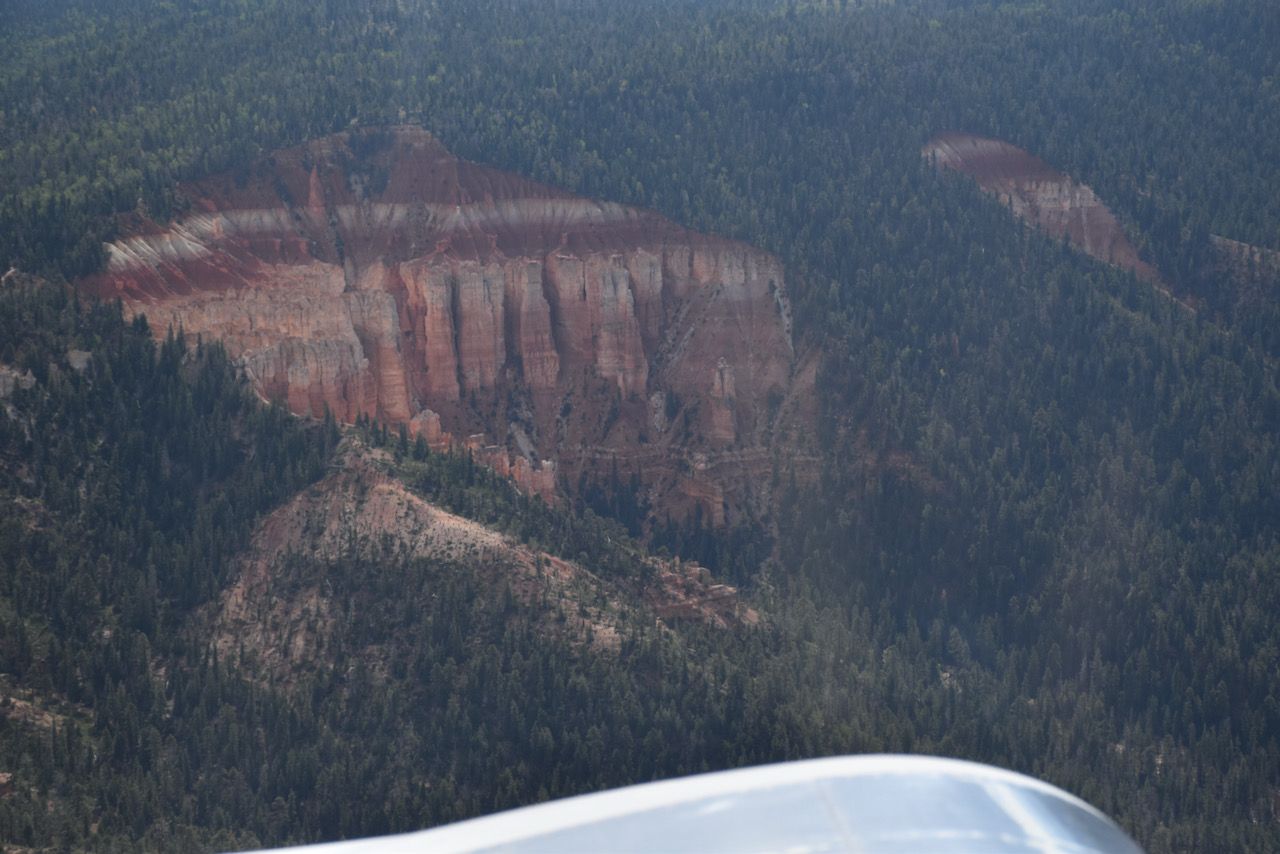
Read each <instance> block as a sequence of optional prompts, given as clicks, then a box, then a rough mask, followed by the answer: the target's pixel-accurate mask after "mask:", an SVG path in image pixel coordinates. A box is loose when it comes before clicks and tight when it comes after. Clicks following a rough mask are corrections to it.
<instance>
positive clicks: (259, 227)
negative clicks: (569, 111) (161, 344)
mask: <svg viewBox="0 0 1280 854" xmlns="http://www.w3.org/2000/svg"><path fill="white" fill-rule="evenodd" d="M183 190H184V192H185V194H186V196H187V197H188V198H189V200H190V208H189V210H188V212H187V213H186V214H185V215H184V216H182V217H181V218H179V219H178V220H177V221H175V222H174V223H172V224H170V225H168V226H161V225H158V224H156V223H155V222H152V221H149V220H147V219H145V218H141V217H137V216H135V217H132V218H130V219H129V220H128V221H126V222H125V224H124V236H123V237H122V238H121V239H119V240H117V241H116V242H114V243H112V244H110V246H109V247H108V251H109V258H110V260H109V264H108V268H107V270H106V271H105V272H103V273H101V274H99V275H96V276H94V277H92V278H90V279H88V280H86V281H85V282H84V283H83V285H84V287H86V288H88V289H90V290H91V291H93V292H95V293H97V294H99V295H102V296H105V297H109V298H110V297H117V296H118V297H120V298H121V299H123V300H124V302H125V303H126V305H127V306H128V308H129V310H130V311H134V312H144V313H145V314H146V315H147V316H148V319H149V321H150V322H151V324H152V327H153V329H155V330H156V332H157V334H164V333H165V332H166V331H167V330H168V329H169V328H170V327H178V326H181V327H182V328H184V329H185V331H186V333H187V334H188V335H189V336H194V335H201V336H204V337H206V338H217V339H221V340H222V341H224V342H225V343H226V345H227V347H228V348H229V350H230V352H231V353H232V355H233V356H235V357H236V358H238V359H239V360H240V361H241V362H242V364H243V365H244V367H245V370H246V372H247V374H248V375H249V377H250V378H251V380H252V381H253V382H254V383H255V385H256V386H257V388H258V389H259V390H260V391H261V393H262V394H263V395H264V396H265V397H268V398H271V399H275V400H279V401H281V402H283V403H286V404H287V405H288V406H289V407H290V408H291V409H292V410H293V411H295V412H297V413H300V414H304V415H313V416H316V415H321V414H322V413H323V412H324V410H325V408H326V407H327V408H328V409H329V410H330V411H331V412H332V413H333V414H334V415H335V416H336V417H338V418H339V419H341V420H343V421H348V422H350V421H354V420H355V419H356V417H357V416H359V415H361V414H364V415H368V416H371V417H376V418H378V419H381V420H383V421H386V422H390V423H403V424H406V425H408V426H409V427H410V429H411V430H413V431H414V432H415V433H421V434H422V435H424V436H426V438H427V439H428V441H429V442H431V443H432V444H434V445H436V446H437V447H441V446H446V445H453V446H455V447H456V446H462V445H466V446H469V447H472V448H474V449H477V450H478V451H479V452H481V453H482V454H484V456H485V458H486V459H487V460H489V461H490V462H491V464H495V465H496V466H497V467H499V468H500V469H502V470H504V471H507V472H508V473H509V474H511V475H512V477H514V478H515V479H516V480H517V481H518V482H520V483H522V485H524V487H525V488H527V489H530V490H531V491H535V492H541V493H542V494H544V495H549V494H550V493H551V491H552V490H553V489H554V485H555V482H556V480H557V472H558V479H559V482H560V484H561V485H562V486H567V487H569V488H570V489H572V488H574V487H575V486H576V484H578V483H579V482H581V481H583V480H584V479H585V480H592V479H599V478H603V477H608V476H611V474H612V473H613V472H620V473H621V474H622V475H624V476H626V477H632V476H635V477H638V478H639V480H640V482H641V483H642V485H643V486H644V488H645V489H646V490H647V493H648V496H649V498H650V500H651V502H652V503H653V506H655V507H662V508H663V510H664V511H665V512H670V513H672V514H673V515H677V516H678V515H681V514H683V513H685V512H689V511H691V510H692V509H693V507H694V506H695V505H698V504H701V505H703V511H704V513H706V514H708V515H707V518H712V519H724V518H725V514H726V512H727V513H729V514H730V516H732V515H733V514H734V513H736V512H737V510H738V509H740V508H743V507H746V506H748V505H749V504H751V502H752V501H753V500H754V499H753V497H752V496H753V495H755V494H756V492H757V491H758V490H757V488H756V486H753V483H754V482H756V481H760V480H764V479H767V478H765V477H764V475H766V474H767V472H768V470H769V466H770V456H771V455H770V453H769V451H768V442H769V437H770V436H771V434H772V424H771V423H770V420H771V418H773V417H774V411H773V410H774V409H775V408H776V407H770V406H769V405H768V403H767V401H769V400H771V399H772V400H777V399H781V397H782V396H784V395H785V394H786V393H787V391H788V389H789V386H790V382H791V375H792V369H793V362H794V354H793V350H792V344H791V331H790V317H789V308H788V304H787V300H786V295H785V287H784V282H783V271H782V268H781V266H780V264H779V263H778V261H777V260H776V259H775V258H773V257H772V256H770V255H768V254H766V253H764V252H761V251H759V250H757V249H754V248H752V247H749V246H746V245H744V244H741V243H736V242H733V241H729V240H724V239H720V238H716V237H710V236H706V235H702V234H697V233H694V232H691V231H689V230H687V229H685V228H682V227H680V226H678V225H676V224H674V223H672V222H670V221H668V220H666V219H664V218H662V217H660V216H658V215H657V214H655V213H652V212H649V211H644V210H639V209H636V208H630V207H626V206H623V205H619V204H612V203H608V202H598V201H592V200H589V199H584V198H579V197H575V196H572V195H570V194H568V193H565V192H563V191H560V190H556V189H554V188H551V187H547V186H543V185H540V184H537V183H534V182H532V181H528V180H525V179H523V178H520V177H517V176H514V175H510V174H506V173H503V172H500V171H497V170H494V169H490V168H487V167H484V166H480V165H476V164H473V163H469V162H466V161H464V160H460V159H458V158H456V157H454V156H453V155H451V154H450V153H449V152H448V151H447V150H446V149H445V148H444V147H443V146H442V145H441V144H440V143H439V142H437V141H436V140H435V139H434V138H433V137H432V136H430V135H429V134H427V133H426V132H424V131H422V130H418V129H415V128H395V129H389V130H368V131H357V132H352V133H349V134H338V135H335V136H331V137H327V138H324V139H321V140H318V141H315V142H312V143H309V144H307V145H304V146H300V147H297V148H292V149H288V150H284V151H280V152H277V153H275V154H274V155H272V156H270V157H267V158H265V159H264V160H262V161H260V162H258V163H256V164H255V165H253V166H252V167H250V168H247V169H245V170H243V171H241V172H237V173H234V174H227V175H221V176H217V177H213V178H209V179H207V180H203V181H200V182H196V183H193V184H190V185H187V186H185V187H184V188H183Z"/></svg>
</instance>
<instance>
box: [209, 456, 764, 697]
mask: <svg viewBox="0 0 1280 854" xmlns="http://www.w3.org/2000/svg"><path fill="white" fill-rule="evenodd" d="M387 465H388V461H387V458H386V457H385V455H384V454H382V453H381V452H377V451H371V450H369V449H367V448H364V447H363V446H360V445H358V444H355V443H350V442H349V443H348V444H347V445H346V446H345V449H344V450H343V451H341V453H340V462H339V464H338V466H337V467H336V469H335V470H334V471H333V472H332V473H331V474H330V475H329V476H327V477H326V478H324V479H323V480H322V481H320V482H319V483H317V484H316V485H314V486H312V487H311V488H309V489H307V490H305V491H303V492H301V493H299V494H298V495H297V496H295V497H294V498H293V499H292V500H290V501H289V502H288V503H287V504H285V505H284V506H282V507H280V508H279V509H277V510H276V511H275V512H273V513H272V514H271V515H269V516H268V517H267V518H266V519H265V520H263V522H262V523H261V525H259V527H258V529H257V531H256V532H255V534H254V536H253V541H252V544H251V547H250V549H249V550H248V552H247V553H246V554H245V556H244V557H243V558H242V559H241V565H240V573H239V576H238V578H237V580H236V581H235V583H234V584H232V585H231V586H230V587H229V588H228V589H227V590H226V591H225V592H224V593H223V595H222V597H221V598H220V600H219V602H218V603H217V604H216V606H214V607H213V608H212V609H211V611H210V614H209V619H210V621H211V622H212V624H213V634H214V636H215V638H216V641H215V642H216V644H217V646H218V648H219V651H220V653H221V654H223V655H224V656H230V657H232V658H238V657H240V656H242V655H247V656H249V657H250V659H251V664H252V668H253V669H256V670H258V671H259V672H262V673H264V674H266V675H268V676H269V677H270V678H272V679H273V680H277V681H281V682H285V683H287V682H289V681H290V680H291V679H292V678H293V677H294V676H295V675H297V674H298V673H300V672H307V671H311V670H314V669H315V668H317V667H327V666H329V664H330V663H331V661H330V659H331V658H332V657H331V656H327V655H326V654H325V653H324V651H325V650H328V649H331V648H332V643H333V640H334V638H335V636H336V633H338V632H340V631H341V626H340V610H341V604H340V603H338V602H336V601H335V600H334V597H333V596H332V595H331V592H330V590H329V585H328V583H327V582H326V579H325V577H324V575H323V573H317V572H316V567H324V566H332V565H334V564H335V563H337V562H338V561H340V560H341V559H343V558H344V557H345V556H358V557H360V558H363V559H372V560H375V561H376V560H384V561H385V560H392V559H395V560H399V559H403V558H407V559H410V560H422V561H425V562H426V565H427V566H433V567H438V571H441V572H448V571H459V570H460V569H461V571H468V572H476V573H479V576H480V578H481V580H482V581H483V582H484V583H485V584H486V585H489V586H492V588H493V589H494V591H495V595H496V594H497V593H498V592H499V591H500V590H502V589H504V588H509V589H510V591H511V592H512V594H513V595H514V596H515V598H516V599H517V600H518V601H520V602H521V603H523V605H525V606H526V607H529V608H535V609H541V618H542V620H543V626H544V628H545V630H546V631H547V632H549V633H556V634H560V635H563V636H566V637H567V638H568V639H569V640H571V641H572V642H575V643H583V644H590V645H591V646H592V647H594V648H596V649H599V650H606V651H607V650H609V649H611V648H614V647H616V645H617V643H618V639H619V634H620V630H621V628H622V627H623V625H624V624H625V622H626V621H628V620H634V619H641V620H644V621H645V622H647V623H651V622H652V621H653V619H655V618H658V619H691V620H698V621H703V622H706V623H709V624H711V625H714V626H719V627H722V628H727V627H730V626H741V625H749V624H753V623H755V622H756V621H757V620H758V617H757V615H756V613H755V612H754V611H752V610H751V609H750V608H747V607H746V606H744V605H743V604H742V603H741V602H740V600H739V599H738V597H737V592H736V590H734V588H732V587H729V586H727V585H722V584H716V583H715V581H714V579H713V578H711V576H710V575H709V574H708V573H707V572H706V570H704V569H703V568H701V567H699V566H698V565H697V564H681V563H678V562H664V561H657V560H655V569H656V572H655V577H656V578H657V582H656V583H654V584H653V585H652V586H651V587H650V588H649V589H648V590H647V591H645V593H644V594H640V593H638V592H637V591H634V590H630V589H628V588H626V587H623V586H620V585H618V584H614V583H610V582H608V581H606V580H603V579H600V578H599V577H597V576H596V575H594V574H593V573H592V572H591V571H590V569H589V568H587V567H583V566H581V565H579V564H578V563H576V562H574V561H567V560H564V559H562V558H559V557H556V556H555V555H551V554H548V553H545V552H540V551H535V550H534V549H531V548H529V547H528V546H526V545H524V544H521V543H519V542H516V541H514V540H512V539H511V538H510V537H507V536H505V535H503V534H501V533H498V532H496V531H494V530H492V529H490V528H487V527H485V526H483V525H480V524H478V523H476V522H473V521H471V520H469V519H466V518H463V517H461V516H458V515H455V514H453V513H450V512H448V511H446V510H444V509H442V508H440V507H438V506H436V505H433V504H431V503H430V502H428V501H426V500H424V499H422V498H421V497H419V496H418V495H415V494H414V493H413V492H411V491H410V490H409V489H408V488H407V487H406V486H405V485H404V484H403V483H402V482H401V481H399V480H398V479H396V478H394V477H392V476H390V475H389V474H387V473H386V470H385V469H386V467H387ZM433 571H435V570H433ZM548 602H551V603H556V607H555V608H547V606H546V604H545V603H548ZM562 614H563V615H564V617H563V619H562V617H561V615H562ZM376 660H377V655H376V651H373V652H372V653H370V655H368V656H367V660H366V662H365V663H372V664H373V665H375V666H376ZM326 662H329V663H326Z"/></svg>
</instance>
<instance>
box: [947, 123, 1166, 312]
mask: <svg viewBox="0 0 1280 854" xmlns="http://www.w3.org/2000/svg"><path fill="white" fill-rule="evenodd" d="M922 153H923V155H924V156H925V157H926V158H928V159H930V160H932V161H933V163H934V164H935V165H937V167H938V168H940V169H944V168H945V169H954V170H956V171H957V172H961V173H963V174H965V175H968V176H970V177H971V178H973V179H974V180H975V181H977V183H978V186H979V187H981V188H982V189H983V190H984V191H986V192H988V193H990V194H992V195H994V196H996V197H997V198H999V199H1000V201H1001V202H1003V203H1004V204H1006V205H1008V206H1009V207H1010V209H1011V210H1012V211H1013V213H1014V215H1015V216H1017V217H1019V218H1021V219H1023V220H1025V221H1026V222H1028V223H1029V224H1031V225H1033V226H1035V227H1036V228H1038V229H1040V230H1042V231H1044V232H1045V233H1046V234H1049V235H1050V236H1052V237H1056V238H1060V239H1061V238H1065V239H1066V240H1067V241H1068V242H1069V243H1071V245H1072V246H1075V247H1076V248H1077V249H1079V250H1080V251H1081V252H1084V253H1085V254H1086V255H1089V256H1091V257H1093V258H1096V259H1098V260H1099V261H1103V262H1105V263H1107V264H1114V265H1115V266H1117V267H1121V268H1123V269H1125V270H1130V271H1132V272H1133V274H1134V275H1136V276H1137V277H1138V278H1139V279H1142V280H1144V281H1147V282H1150V283H1151V284H1154V285H1157V286H1160V287H1164V285H1163V283H1162V282H1161V280H1160V274H1159V273H1158V272H1157V271H1156V269H1155V268H1154V267H1152V266H1151V265H1150V264H1148V263H1147V262H1145V261H1143V260H1142V259H1141V258H1140V257H1139V256H1138V250H1137V248H1136V247H1134V245H1133V243H1132V242H1130V240H1129V238H1128V236H1127V235H1126V234H1125V232H1124V229H1123V228H1122V227H1121V225H1120V223H1119V221H1117V220H1116V217H1115V214H1113V213H1112V212H1111V210H1110V209H1108V208H1107V206H1106V205H1105V204H1103V202H1102V200H1100V199H1099V198H1098V197H1097V195H1096V194H1095V193H1094V192H1093V190H1092V189H1090V188H1089V187H1088V186H1087V185H1085V184H1081V183H1079V182H1078V181H1075V180H1074V179H1072V178H1071V177H1070V176H1069V175H1064V174H1063V173H1061V172H1058V171H1057V170H1055V169H1053V168H1052V167H1051V166H1049V165H1048V164H1047V163H1045V162H1044V161H1043V160H1041V159H1040V158H1038V157H1036V156H1034V155H1032V154H1029V153H1028V152H1026V151H1023V150H1022V149H1021V148H1018V147H1017V146H1014V145H1011V144H1009V143H1007V142H1004V141H1003V140H999V139H987V138H984V137H980V136H974V135H972V134H964V133H946V134H942V135H940V136H937V137H934V138H933V139H932V140H930V141H929V142H928V144H926V145H925V147H924V150H923V152H922Z"/></svg>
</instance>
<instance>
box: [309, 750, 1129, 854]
mask: <svg viewBox="0 0 1280 854" xmlns="http://www.w3.org/2000/svg"><path fill="white" fill-rule="evenodd" d="M289 850H290V851H291V852H294V854H304V852H305V854H411V852H412V854H419V852H432V854H462V852H468V854H479V853H480V852H485V854H489V852H493V854H498V852H504V854H506V852H511V854H515V852H519V854H530V852H538V854H610V852H612V853H613V854H624V852H626V854H630V852H666V854H684V853H685V852H687V854H745V852H786V854H803V852H814V853H815V854H816V852H876V854H880V852H886V854H887V852H894V854H926V852H927V854H959V852H973V854H979V852H980V853H981V854H1006V853H1008V854H1012V853H1013V852H1019V854H1020V853H1021V852H1046V854H1048V852H1060V854H1091V852H1097V854H1142V852H1141V849H1140V848H1139V847H1138V846H1137V845H1136V844H1135V843H1134V842H1133V840H1131V839H1130V838H1129V837H1128V836H1126V835H1125V833H1124V831H1122V830H1121V829H1120V828H1119V827H1117V826H1116V825H1115V823H1114V822H1112V821H1111V820H1110V819H1109V818H1107V817H1106V816H1105V815H1103V814H1102V813H1101V812H1099V811H1098V810H1096V809H1094V808H1093V807H1091V806H1089V805H1088V804H1086V803H1085V802H1084V801H1082V800H1080V799H1079V798H1076V797H1074V796H1072V795H1069V794H1067V793H1066V792H1064V791H1062V790H1061V789H1057V788H1054V787H1053V786H1050V785H1049V784H1048V783H1044V782H1041V781H1039V780H1036V779H1033V778H1031V777H1025V776H1023V775H1021V774H1015V773H1013V772H1011V771H1003V770H1000V769H997V768H992V767H990V766H986V765H979V764H977V763H973V762H961V761H959V760H954V759H937V758H932V757H924V756H858V757H835V758H830V759H814V760H808V761H803V762H788V763H783V764H780V765H765V766H761V767H757V768H745V769H741V770H736V771H724V772H719V773H715V774H702V775H699V776H696V777H685V778H683V779H678V780H666V781H662V782H657V783H648V784H644V785H639V786H629V787H627V788H623V789H614V790H612V791H608V792H600V793H598V794H592V795H582V796H580V797H575V798H567V799H565V800H561V801H553V802H550V803H546V804H539V805H537V806H532V807H525V808H523V809H517V810H511V811H510V812H504V813H499V814H497V815H492V816H487V817H485V818H478V819H473V820H471V821H463V822H459V823H457V824H451V825H446V826H444V827H440V828H436V829H434V830H427V831H422V832H419V833H409V834H404V835H400V836H387V837H382V838H379V839H365V840H356V841H349V842H338V843H330V844H325V845H313V846H305V847H302V848H294V849H289Z"/></svg>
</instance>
